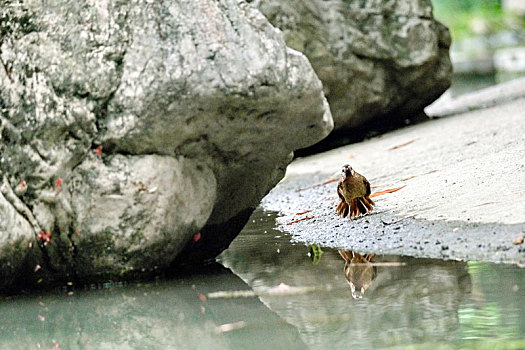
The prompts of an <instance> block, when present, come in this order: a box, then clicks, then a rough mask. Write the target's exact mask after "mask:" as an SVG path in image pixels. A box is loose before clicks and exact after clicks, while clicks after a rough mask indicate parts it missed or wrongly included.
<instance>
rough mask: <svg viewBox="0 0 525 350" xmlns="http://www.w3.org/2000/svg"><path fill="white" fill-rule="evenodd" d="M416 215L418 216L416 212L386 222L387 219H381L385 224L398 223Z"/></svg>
mask: <svg viewBox="0 0 525 350" xmlns="http://www.w3.org/2000/svg"><path fill="white" fill-rule="evenodd" d="M414 216H416V214H414V215H409V216H405V217H402V218H401V219H397V220H393V221H390V222H386V221H383V220H381V222H382V223H383V224H384V225H392V224H397V223H398V222H401V221H403V220H406V219H410V218H413V217H414Z"/></svg>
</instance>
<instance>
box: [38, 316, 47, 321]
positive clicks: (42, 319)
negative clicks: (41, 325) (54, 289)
mask: <svg viewBox="0 0 525 350" xmlns="http://www.w3.org/2000/svg"><path fill="white" fill-rule="evenodd" d="M38 319H39V320H40V321H42V322H44V321H45V320H46V318H45V317H44V316H42V315H38Z"/></svg>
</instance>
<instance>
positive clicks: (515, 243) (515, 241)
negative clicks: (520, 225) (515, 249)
mask: <svg viewBox="0 0 525 350" xmlns="http://www.w3.org/2000/svg"><path fill="white" fill-rule="evenodd" d="M523 240H524V239H523V236H521V237H518V238H516V239H515V240H514V242H512V244H514V245H518V244H522V243H523Z"/></svg>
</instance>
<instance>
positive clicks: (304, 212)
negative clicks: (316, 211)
mask: <svg viewBox="0 0 525 350" xmlns="http://www.w3.org/2000/svg"><path fill="white" fill-rule="evenodd" d="M309 212H311V210H305V211H302V212H300V213H295V215H303V214H306V213H309Z"/></svg>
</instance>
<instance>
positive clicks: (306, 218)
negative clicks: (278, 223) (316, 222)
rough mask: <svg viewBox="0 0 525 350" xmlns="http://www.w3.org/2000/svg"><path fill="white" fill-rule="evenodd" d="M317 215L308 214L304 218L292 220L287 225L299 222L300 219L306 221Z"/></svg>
mask: <svg viewBox="0 0 525 350" xmlns="http://www.w3.org/2000/svg"><path fill="white" fill-rule="evenodd" d="M314 217H315V216H313V215H312V216H307V217H305V218H302V219H297V220H294V221H290V222H289V223H287V224H286V225H292V224H295V223H298V222H300V221H304V220H310V219H313V218H314Z"/></svg>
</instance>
